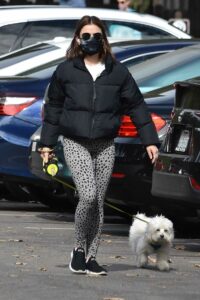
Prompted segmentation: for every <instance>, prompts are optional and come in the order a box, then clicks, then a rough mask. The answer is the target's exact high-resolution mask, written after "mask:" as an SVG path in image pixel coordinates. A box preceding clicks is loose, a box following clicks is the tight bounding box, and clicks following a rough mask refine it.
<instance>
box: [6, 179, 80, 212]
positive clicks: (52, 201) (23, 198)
mask: <svg viewBox="0 0 200 300" xmlns="http://www.w3.org/2000/svg"><path fill="white" fill-rule="evenodd" d="M6 187H7V189H8V190H9V192H10V194H11V196H12V200H13V201H20V202H28V201H35V202H40V203H42V204H44V205H46V206H48V207H49V208H51V209H53V210H56V211H69V210H70V211H71V210H73V209H74V208H75V206H76V205H77V201H78V200H77V199H76V197H74V193H73V191H72V190H69V189H66V188H64V187H63V185H62V184H60V183H56V184H47V185H45V186H38V185H30V184H21V183H17V182H7V183H6Z"/></svg>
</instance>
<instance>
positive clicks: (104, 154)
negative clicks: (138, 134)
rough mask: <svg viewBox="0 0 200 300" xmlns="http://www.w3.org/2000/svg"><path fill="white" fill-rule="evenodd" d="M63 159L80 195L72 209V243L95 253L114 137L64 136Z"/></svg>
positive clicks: (113, 151)
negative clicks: (97, 138) (73, 227)
mask: <svg viewBox="0 0 200 300" xmlns="http://www.w3.org/2000/svg"><path fill="white" fill-rule="evenodd" d="M63 149H64V156H65V160H66V163H67V165H68V167H69V169H70V171H71V173H72V177H73V180H74V183H75V185H76V189H77V191H78V195H79V202H78V205H77V208H76V212H75V247H82V248H85V250H86V255H87V257H90V256H94V257H96V254H97V250H98V246H99V243H100V236H101V231H102V226H103V220H104V198H105V194H106V190H107V187H108V184H109V181H110V177H111V174H112V170H113V165H114V159H115V146H114V140H113V139H99V140H94V141H89V140H85V139H81V140H78V141H77V140H76V141H75V140H72V139H69V138H64V139H63Z"/></svg>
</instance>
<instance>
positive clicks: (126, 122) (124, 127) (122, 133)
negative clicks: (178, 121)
mask: <svg viewBox="0 0 200 300" xmlns="http://www.w3.org/2000/svg"><path fill="white" fill-rule="evenodd" d="M151 117H152V120H153V122H154V124H155V127H156V130H157V131H159V130H160V129H161V128H163V127H164V126H165V125H166V121H165V120H164V119H163V118H161V117H160V116H159V115H157V114H155V113H152V114H151ZM118 136H119V137H137V136H138V132H137V129H136V127H135V125H134V124H133V123H132V121H131V119H130V117H129V116H123V117H122V121H121V126H120V129H119V132H118Z"/></svg>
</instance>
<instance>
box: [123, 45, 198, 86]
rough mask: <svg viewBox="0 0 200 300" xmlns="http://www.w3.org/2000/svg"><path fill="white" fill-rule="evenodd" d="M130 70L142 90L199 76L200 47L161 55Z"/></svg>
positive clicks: (191, 47) (196, 46)
mask: <svg viewBox="0 0 200 300" xmlns="http://www.w3.org/2000/svg"><path fill="white" fill-rule="evenodd" d="M129 71H130V72H131V74H132V75H133V77H134V78H135V80H136V82H137V83H138V85H139V86H140V89H141V91H142V92H147V91H152V90H154V89H157V88H161V87H163V86H166V85H170V84H173V83H174V82H175V81H177V80H186V79H189V78H192V77H195V76H199V75H200V47H199V46H198V45H195V46H190V47H187V48H183V49H180V50H175V51H173V52H171V53H167V54H164V55H160V56H158V57H156V58H153V59H150V60H147V61H146V62H143V63H141V64H137V65H136V66H135V65H133V66H131V67H129Z"/></svg>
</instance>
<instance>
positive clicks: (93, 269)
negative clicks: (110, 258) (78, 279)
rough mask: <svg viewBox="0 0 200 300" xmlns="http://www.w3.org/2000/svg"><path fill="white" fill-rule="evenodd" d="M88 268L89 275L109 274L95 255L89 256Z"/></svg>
mask: <svg viewBox="0 0 200 300" xmlns="http://www.w3.org/2000/svg"><path fill="white" fill-rule="evenodd" d="M86 268H87V274H89V275H107V271H106V270H105V269H104V268H102V267H101V266H100V265H99V264H98V263H97V261H96V259H95V258H94V257H90V258H89V260H88V262H87V263H86Z"/></svg>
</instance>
